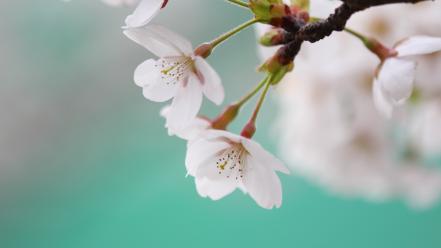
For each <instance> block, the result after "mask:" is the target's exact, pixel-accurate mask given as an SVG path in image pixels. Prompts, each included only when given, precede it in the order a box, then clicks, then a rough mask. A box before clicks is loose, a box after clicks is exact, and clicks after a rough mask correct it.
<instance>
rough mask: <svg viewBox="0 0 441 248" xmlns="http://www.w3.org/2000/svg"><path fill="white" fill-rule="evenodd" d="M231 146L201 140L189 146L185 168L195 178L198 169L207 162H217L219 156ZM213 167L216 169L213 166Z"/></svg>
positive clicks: (219, 142)
mask: <svg viewBox="0 0 441 248" xmlns="http://www.w3.org/2000/svg"><path fill="white" fill-rule="evenodd" d="M229 146H230V145H229V144H228V143H226V142H223V141H207V140H206V139H199V140H197V141H195V142H192V143H189V144H188V146H187V155H186V158H185V166H186V168H187V173H188V174H189V175H192V176H195V175H196V172H197V170H198V168H199V167H200V166H202V165H203V163H206V162H207V160H213V161H214V160H215V157H216V155H217V154H219V153H220V152H221V151H223V150H225V149H227V148H228V147H229ZM213 167H216V166H215V165H214V164H213Z"/></svg>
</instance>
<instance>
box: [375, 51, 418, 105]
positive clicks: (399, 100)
mask: <svg viewBox="0 0 441 248" xmlns="http://www.w3.org/2000/svg"><path fill="white" fill-rule="evenodd" d="M415 70H416V63H415V62H414V61H410V60H406V59H398V58H390V59H387V60H386V61H385V62H384V64H383V66H382V67H381V69H380V72H379V74H378V79H377V80H378V82H379V83H380V87H381V89H382V91H383V94H384V96H385V97H387V98H390V99H391V100H392V103H393V104H394V105H400V104H403V103H404V102H405V101H406V100H407V99H408V98H409V97H410V96H411V95H412V90H413V84H414V81H415Z"/></svg>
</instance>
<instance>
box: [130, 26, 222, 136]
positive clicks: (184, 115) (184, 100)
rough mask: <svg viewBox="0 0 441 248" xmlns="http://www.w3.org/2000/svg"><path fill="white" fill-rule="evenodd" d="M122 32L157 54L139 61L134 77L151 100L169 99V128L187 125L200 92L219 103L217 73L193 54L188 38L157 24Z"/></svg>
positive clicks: (146, 96)
mask: <svg viewBox="0 0 441 248" xmlns="http://www.w3.org/2000/svg"><path fill="white" fill-rule="evenodd" d="M124 34H125V35H126V36H127V37H128V38H130V39H131V40H133V41H134V42H136V43H138V44H139V45H141V46H143V47H145V48H146V49H148V50H149V51H150V52H152V53H153V54H155V55H157V56H158V57H159V59H158V60H154V59H148V60H146V61H145V62H143V63H142V64H141V65H139V66H138V68H136V70H135V75H134V81H135V83H136V84H137V85H138V86H140V87H142V88H143V94H144V97H145V98H147V99H149V100H151V101H155V102H165V101H168V100H170V99H173V101H172V103H171V105H170V109H169V111H168V112H169V113H168V114H167V126H168V127H169V128H172V129H177V130H179V129H181V128H183V127H185V126H187V125H188V123H190V122H191V121H192V120H193V119H194V118H195V117H196V115H197V113H198V112H199V109H200V107H201V104H202V95H203V94H204V95H205V96H206V97H207V98H208V99H209V100H211V101H212V102H214V103H215V104H217V105H220V104H221V103H222V101H223V99H224V89H223V86H222V83H221V79H220V77H219V75H218V74H217V73H216V71H215V70H214V69H213V68H212V67H211V66H210V65H209V64H208V63H207V62H206V61H205V59H204V58H202V57H200V56H198V55H195V54H194V52H193V48H192V46H191V43H190V42H189V41H187V40H186V39H184V38H182V37H181V36H179V35H178V34H175V33H174V32H172V31H170V30H168V29H166V28H164V27H161V26H158V25H149V26H147V27H143V28H130V29H126V30H125V31H124Z"/></svg>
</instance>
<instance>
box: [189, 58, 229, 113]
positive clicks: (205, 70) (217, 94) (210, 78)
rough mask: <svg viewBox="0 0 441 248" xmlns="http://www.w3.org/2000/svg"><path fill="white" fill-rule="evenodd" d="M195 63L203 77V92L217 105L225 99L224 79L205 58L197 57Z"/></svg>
mask: <svg viewBox="0 0 441 248" xmlns="http://www.w3.org/2000/svg"><path fill="white" fill-rule="evenodd" d="M195 64H196V68H197V70H198V71H199V72H200V76H201V77H202V79H201V81H202V85H203V88H202V89H203V92H204V94H205V96H206V97H207V98H208V99H210V100H211V101H212V102H214V103H215V104H217V105H220V104H222V102H223V101H224V97H225V93H224V87H223V86H222V81H221V79H220V77H219V75H218V74H217V72H216V71H215V70H214V69H213V67H211V66H210V65H209V64H208V63H207V61H205V59H203V58H201V57H199V56H198V57H196V59H195Z"/></svg>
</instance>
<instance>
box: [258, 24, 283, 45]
mask: <svg viewBox="0 0 441 248" xmlns="http://www.w3.org/2000/svg"><path fill="white" fill-rule="evenodd" d="M288 36H289V33H287V32H286V31H284V30H283V29H279V28H278V29H271V30H270V31H268V32H266V33H265V34H264V35H263V36H262V37H261V38H260V40H259V42H260V44H261V45H263V46H276V45H281V44H285V43H286V42H287V41H288V40H289V39H288Z"/></svg>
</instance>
